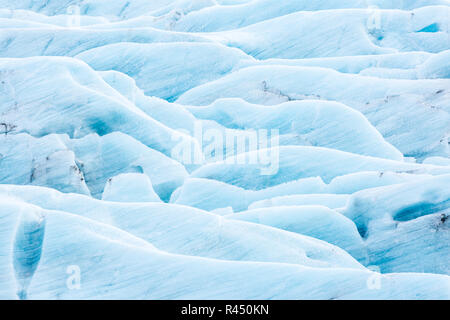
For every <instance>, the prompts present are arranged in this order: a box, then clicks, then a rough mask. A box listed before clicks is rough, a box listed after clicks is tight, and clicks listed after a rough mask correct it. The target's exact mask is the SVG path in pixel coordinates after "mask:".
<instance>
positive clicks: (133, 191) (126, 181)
mask: <svg viewBox="0 0 450 320" xmlns="http://www.w3.org/2000/svg"><path fill="white" fill-rule="evenodd" d="M102 200H106V201H118V202H160V201H161V199H159V197H158V195H157V194H156V193H155V191H154V190H153V187H152V182H151V181H150V179H149V178H148V176H146V175H145V174H142V173H122V174H119V175H117V176H115V177H112V178H109V180H108V182H107V183H106V186H105V189H104V190H103V194H102Z"/></svg>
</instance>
